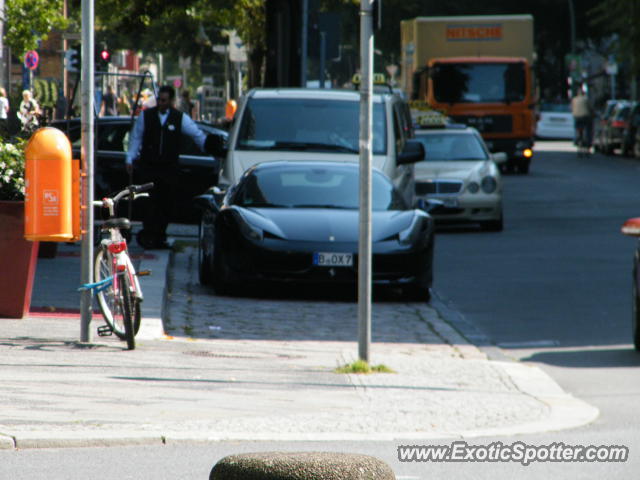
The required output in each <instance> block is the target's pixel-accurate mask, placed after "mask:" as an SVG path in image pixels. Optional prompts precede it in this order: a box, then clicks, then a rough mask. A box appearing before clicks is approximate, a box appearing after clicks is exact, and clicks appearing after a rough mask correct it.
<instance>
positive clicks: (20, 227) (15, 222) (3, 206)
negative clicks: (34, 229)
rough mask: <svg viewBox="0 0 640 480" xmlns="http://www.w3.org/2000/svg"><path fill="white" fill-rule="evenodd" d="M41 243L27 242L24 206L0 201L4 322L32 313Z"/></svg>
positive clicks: (0, 286) (1, 311) (0, 294)
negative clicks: (30, 308) (32, 296)
mask: <svg viewBox="0 0 640 480" xmlns="http://www.w3.org/2000/svg"><path fill="white" fill-rule="evenodd" d="M37 261H38V242H30V241H27V240H25V239H24V202H20V201H0V318H23V317H25V316H26V315H27V314H28V313H29V306H30V305H31V292H32V290H33V279H34V277H35V273H36V264H37Z"/></svg>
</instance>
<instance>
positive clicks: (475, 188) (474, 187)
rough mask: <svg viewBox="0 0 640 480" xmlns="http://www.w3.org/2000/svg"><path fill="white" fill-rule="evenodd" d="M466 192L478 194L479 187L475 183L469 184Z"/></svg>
mask: <svg viewBox="0 0 640 480" xmlns="http://www.w3.org/2000/svg"><path fill="white" fill-rule="evenodd" d="M467 190H468V191H469V193H478V190H480V185H478V183H477V182H469V185H467Z"/></svg>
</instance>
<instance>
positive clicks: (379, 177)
mask: <svg viewBox="0 0 640 480" xmlns="http://www.w3.org/2000/svg"><path fill="white" fill-rule="evenodd" d="M358 182H359V176H358V166H357V165H354V166H353V167H351V166H348V167H347V166H344V165H337V166H336V167H326V166H314V165H313V164H311V162H310V164H309V165H303V166H286V167H282V166H278V167H276V168H273V167H272V168H268V167H267V168H265V167H263V168H256V169H254V170H253V171H251V172H250V173H249V174H247V175H246V176H245V177H244V178H243V179H242V180H241V182H240V184H239V185H238V188H237V190H236V193H235V194H234V196H233V200H232V203H233V204H235V205H239V206H242V207H256V208H262V207H264V208H270V207H271V208H337V209H358V205H359V203H358V202H359V197H358V190H359V183H358ZM371 182H372V198H373V201H372V209H373V210H406V206H405V204H404V201H403V199H402V197H401V196H400V195H399V194H398V192H397V190H396V189H395V188H394V187H393V184H392V183H391V182H390V181H389V180H388V179H387V178H386V177H385V176H384V175H383V174H381V173H380V172H377V171H374V172H373V176H372V180H371Z"/></svg>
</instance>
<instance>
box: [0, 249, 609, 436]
mask: <svg viewBox="0 0 640 480" xmlns="http://www.w3.org/2000/svg"><path fill="white" fill-rule="evenodd" d="M137 253H138V258H139V259H140V261H141V263H142V268H150V269H151V270H152V271H153V275H152V276H151V277H145V278H144V279H143V280H144V283H143V289H144V292H145V301H144V304H143V305H144V308H143V329H142V330H141V332H140V334H139V336H138V337H137V339H138V346H137V348H136V350H134V351H127V350H125V346H124V343H123V342H121V341H119V340H117V339H116V338H114V337H98V336H97V335H96V334H95V328H96V327H97V326H98V325H100V324H101V318H100V316H99V314H96V315H95V316H94V319H93V322H92V326H91V330H92V335H93V338H92V341H91V342H90V343H89V344H81V343H80V342H79V336H80V319H79V315H78V313H77V311H78V306H79V294H78V293H77V292H76V288H77V285H78V283H79V276H80V258H79V245H61V248H60V250H59V254H58V256H57V257H56V258H54V259H40V261H39V263H38V272H37V273H36V275H37V280H36V286H35V289H34V297H33V300H32V306H33V312H32V314H31V315H30V316H29V318H27V319H24V320H8V319H0V325H1V329H0V362H2V365H3V367H4V368H2V369H0V404H1V405H3V408H2V411H0V448H38V447H54V446H55V447H65V446H67V447H70V446H95V445H125V444H137V443H157V444H160V443H171V442H183V441H215V440H224V439H237V440H391V439H406V440H418V439H430V438H453V437H456V438H459V437H472V436H485V435H509V434H516V433H528V432H539V431H546V430H559V429H563V428H571V427H576V426H579V425H583V424H585V423H588V422H590V421H592V420H594V419H595V418H596V416H597V414H598V412H597V409H595V408H594V407H591V406H589V405H587V404H585V403H584V402H582V401H580V400H578V399H575V398H573V397H572V396H570V395H568V394H566V393H565V392H563V391H562V390H561V389H560V387H558V386H557V384H555V382H553V380H552V379H550V378H549V377H548V376H547V375H546V374H544V373H543V372H542V371H541V370H540V369H538V368H535V367H531V366H527V365H524V364H520V363H517V362H497V361H491V360H489V359H487V357H486V356H485V355H484V354H483V353H482V352H481V351H480V350H478V349H477V348H476V347H474V346H473V345H470V344H469V343H467V342H466V341H465V340H464V339H463V338H462V337H461V336H460V335H459V334H458V333H457V332H456V331H455V330H454V329H453V328H451V327H450V326H449V324H448V323H446V322H445V321H444V320H443V319H442V318H441V316H440V315H439V314H438V312H437V311H435V310H434V309H433V308H431V307H430V306H428V305H420V304H405V303H395V302H388V301H383V302H376V303H375V304H374V307H373V343H372V344H371V359H372V363H373V364H380V363H381V364H384V365H386V366H388V367H390V368H392V369H393V370H394V371H395V372H396V373H391V374H373V375H345V374H338V373H334V371H333V370H334V368H335V367H336V366H339V365H343V364H346V363H349V362H351V361H353V360H355V357H356V356H357V351H358V346H357V335H355V336H354V335H353V332H354V329H353V328H348V327H346V326H345V325H350V324H354V323H357V320H356V318H357V315H355V313H354V312H356V307H357V305H356V304H355V303H353V302H336V301H326V300H308V299H295V300H291V299H288V298H278V297H275V298H266V299H265V298H256V297H248V298H231V297H216V296H214V295H213V294H212V292H211V291H209V290H207V289H206V288H204V287H202V286H200V285H199V284H198V282H197V279H196V271H197V262H196V251H195V249H194V248H190V247H188V246H186V247H184V246H182V247H181V248H179V249H177V251H176V252H174V253H173V254H171V255H170V254H169V252H167V251H152V252H137ZM167 279H168V281H167V282H166V281H165V280H167ZM165 286H166V287H167V288H166V291H165ZM162 319H164V326H165V328H166V330H167V332H168V333H169V334H170V335H165V334H164V331H163V323H162Z"/></svg>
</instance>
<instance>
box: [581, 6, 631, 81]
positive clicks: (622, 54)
mask: <svg viewBox="0 0 640 480" xmlns="http://www.w3.org/2000/svg"><path fill="white" fill-rule="evenodd" d="M589 14H590V17H591V23H592V24H593V25H597V26H599V27H601V28H602V29H603V30H604V31H605V32H607V33H609V34H612V35H615V36H616V44H615V50H616V52H615V53H616V54H617V56H618V58H619V59H620V60H622V61H626V62H628V64H629V70H630V73H631V75H634V76H636V77H637V76H638V75H640V27H639V26H638V25H640V23H639V22H640V0H604V1H602V2H600V3H599V4H597V5H596V6H595V7H594V8H593V9H591V10H590V11H589Z"/></svg>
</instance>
